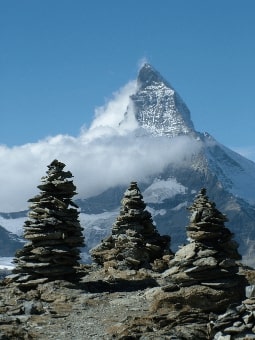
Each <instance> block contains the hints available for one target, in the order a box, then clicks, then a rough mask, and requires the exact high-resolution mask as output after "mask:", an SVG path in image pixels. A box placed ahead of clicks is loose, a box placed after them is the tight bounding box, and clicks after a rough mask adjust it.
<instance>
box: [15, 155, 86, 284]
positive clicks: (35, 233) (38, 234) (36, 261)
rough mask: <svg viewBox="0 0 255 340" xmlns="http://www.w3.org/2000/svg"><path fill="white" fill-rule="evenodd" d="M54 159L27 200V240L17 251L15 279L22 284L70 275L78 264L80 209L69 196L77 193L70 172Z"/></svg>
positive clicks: (25, 229) (80, 245)
mask: <svg viewBox="0 0 255 340" xmlns="http://www.w3.org/2000/svg"><path fill="white" fill-rule="evenodd" d="M64 167H65V164H63V163H61V162H59V161H57V160H54V161H53V162H52V163H51V164H50V165H49V166H48V171H47V176H45V177H42V179H41V182H42V184H40V185H38V188H39V189H40V190H41V192H40V194H39V195H37V196H35V197H34V198H31V199H30V200H29V202H31V205H30V211H29V215H28V216H29V219H28V220H27V221H26V222H25V224H24V238H25V239H26V240H28V241H29V242H28V243H27V244H25V246H24V247H23V249H21V250H19V251H18V252H17V254H16V257H15V260H14V262H15V263H16V267H15V269H14V273H17V275H16V277H15V280H16V281H17V282H20V283H21V284H24V285H25V284H27V285H29V282H30V283H31V282H33V281H36V280H37V281H36V282H44V281H46V280H47V279H56V278H58V279H66V278H71V277H72V275H73V274H74V273H75V267H76V266H78V265H79V260H80V250H79V247H82V246H84V237H83V233H82V230H83V228H82V227H81V226H80V222H79V219H78V215H79V212H78V210H77V208H78V207H77V206H76V205H75V204H74V203H73V201H72V197H73V196H74V195H75V194H76V192H75V189H76V187H75V185H74V184H73V181H72V180H70V178H72V177H73V176H72V174H71V172H70V171H63V169H64Z"/></svg>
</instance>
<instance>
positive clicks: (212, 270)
mask: <svg viewBox="0 0 255 340" xmlns="http://www.w3.org/2000/svg"><path fill="white" fill-rule="evenodd" d="M189 210H190V211H191V217H190V223H189V225H188V227H187V235H188V240H189V241H190V243H189V244H187V245H185V246H183V247H181V248H180V249H179V250H178V251H177V252H176V254H175V257H174V259H172V260H170V262H169V267H170V269H168V270H167V271H166V272H165V273H163V276H164V278H165V279H166V282H167V285H166V286H165V290H169V291H175V297H174V299H175V301H176V300H178V299H177V298H178V296H179V300H180V302H181V303H184V304H187V305H190V306H192V307H193V308H198V309H201V310H203V311H211V312H217V313H219V312H223V311H225V310H226V309H227V307H228V306H229V305H230V304H232V303H240V302H241V301H242V299H243V298H244V297H245V285H246V281H245V279H244V277H243V276H242V275H239V274H238V271H239V265H238V263H237V262H236V260H239V259H241V256H240V255H239V253H238V251H237V247H238V245H237V243H236V242H235V241H234V240H233V234H232V233H231V232H230V231H229V229H228V228H226V227H225V225H224V223H225V222H226V221H227V218H226V216H225V215H223V214H222V213H221V212H219V211H218V210H217V209H216V207H215V203H213V202H210V201H209V199H208V197H207V196H206V189H201V191H200V192H199V194H198V195H197V196H196V198H195V201H194V203H193V205H192V206H191V207H190V208H189ZM178 291H179V292H178ZM169 301H171V297H169Z"/></svg>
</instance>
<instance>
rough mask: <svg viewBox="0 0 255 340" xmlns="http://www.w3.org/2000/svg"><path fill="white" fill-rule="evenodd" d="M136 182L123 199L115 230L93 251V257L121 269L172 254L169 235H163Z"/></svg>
mask: <svg viewBox="0 0 255 340" xmlns="http://www.w3.org/2000/svg"><path fill="white" fill-rule="evenodd" d="M145 208H146V204H145V203H144V201H143V196H142V194H141V192H140V190H139V188H138V186H137V183H136V182H131V184H130V186H129V188H128V189H127V190H126V192H125V193H124V197H123V199H122V201H121V209H120V214H119V216H118V217H117V219H116V221H115V223H114V224H113V226H112V233H111V235H110V236H109V237H107V238H106V239H104V240H102V242H101V244H99V245H98V246H97V247H95V248H94V249H92V250H91V256H92V259H93V260H94V261H95V262H96V263H98V264H100V265H104V266H105V267H107V266H112V267H113V268H118V269H140V268H151V266H152V263H153V261H154V260H156V259H160V258H162V257H163V256H164V255H168V254H171V251H170V249H169V245H170V237H169V236H167V235H164V236H160V235H159V233H158V231H157V229H156V227H155V225H154V224H153V221H152V217H151V214H150V213H149V212H148V211H147V210H145Z"/></svg>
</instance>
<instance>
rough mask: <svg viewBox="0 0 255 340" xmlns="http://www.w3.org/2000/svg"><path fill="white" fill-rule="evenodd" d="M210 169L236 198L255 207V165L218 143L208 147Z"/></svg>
mask: <svg viewBox="0 0 255 340" xmlns="http://www.w3.org/2000/svg"><path fill="white" fill-rule="evenodd" d="M207 155H208V161H209V165H210V168H211V169H212V170H213V172H214V173H215V174H216V175H217V177H218V179H219V180H220V181H221V183H222V184H223V185H224V187H225V189H226V190H228V191H229V192H230V193H232V194H233V195H234V196H236V197H240V198H242V199H244V200H246V201H247V202H249V203H250V204H252V205H255V171H254V168H255V164H254V162H252V161H250V160H248V159H247V158H244V157H243V156H241V155H239V154H238V153H236V152H234V151H232V150H230V149H228V148H227V147H225V146H223V145H221V144H220V143H218V142H216V141H212V140H210V144H209V145H207Z"/></svg>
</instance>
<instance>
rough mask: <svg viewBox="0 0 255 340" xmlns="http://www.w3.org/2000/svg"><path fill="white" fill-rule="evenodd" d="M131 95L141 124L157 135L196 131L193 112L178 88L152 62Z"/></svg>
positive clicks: (173, 134)
mask: <svg viewBox="0 0 255 340" xmlns="http://www.w3.org/2000/svg"><path fill="white" fill-rule="evenodd" d="M137 85H138V86H137V87H138V90H137V92H136V93H135V94H134V95H132V96H131V100H132V102H133V107H134V112H135V117H136V119H137V121H138V124H139V125H140V126H141V127H142V128H144V129H145V130H146V131H148V132H149V133H152V134H153V135H157V136H163V135H166V136H168V137H174V136H178V135H186V134H194V133H195V130H194V126H193V123H192V121H191V118H190V112H189V109H188V107H187V106H186V104H185V103H184V102H183V100H182V99H181V97H180V96H179V95H178V93H177V92H176V91H175V90H174V88H173V87H172V86H171V85H170V84H169V83H168V82H167V81H166V80H165V79H164V78H163V77H162V76H161V75H160V73H159V72H158V71H156V70H155V69H154V68H153V67H152V66H151V65H149V64H144V65H143V66H142V68H141V69H140V71H139V74H138V77H137Z"/></svg>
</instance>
